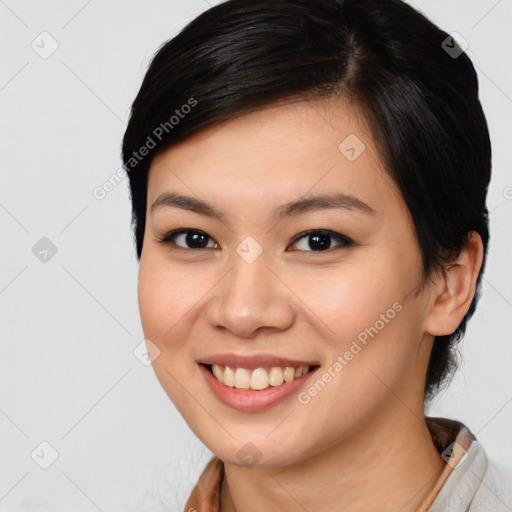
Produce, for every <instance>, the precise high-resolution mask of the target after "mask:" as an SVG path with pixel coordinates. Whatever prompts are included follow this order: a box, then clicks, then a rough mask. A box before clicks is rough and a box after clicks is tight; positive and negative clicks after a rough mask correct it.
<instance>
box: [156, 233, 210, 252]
mask: <svg viewBox="0 0 512 512" xmlns="http://www.w3.org/2000/svg"><path fill="white" fill-rule="evenodd" d="M209 240H211V242H212V243H213V245H209ZM158 241H159V242H161V243H163V244H168V243H172V244H174V245H176V246H178V247H180V248H182V249H206V248H214V249H216V248H217V247H218V244H217V242H214V241H213V239H212V238H211V237H210V236H208V235H207V234H206V233H204V232H203V231H198V230H194V229H179V230H175V231H171V232H170V233H167V234H166V235H164V236H163V237H162V238H160V239H159V240H158Z"/></svg>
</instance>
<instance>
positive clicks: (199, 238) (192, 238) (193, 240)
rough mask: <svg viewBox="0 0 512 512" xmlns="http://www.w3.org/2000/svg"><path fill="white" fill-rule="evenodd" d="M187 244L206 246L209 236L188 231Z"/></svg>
mask: <svg viewBox="0 0 512 512" xmlns="http://www.w3.org/2000/svg"><path fill="white" fill-rule="evenodd" d="M186 239H187V244H188V245H191V246H193V247H201V248H202V247H205V246H206V245H207V244H208V241H207V237H206V236H205V235H204V234H203V233H198V232H197V231H192V232H189V233H187V237H186Z"/></svg>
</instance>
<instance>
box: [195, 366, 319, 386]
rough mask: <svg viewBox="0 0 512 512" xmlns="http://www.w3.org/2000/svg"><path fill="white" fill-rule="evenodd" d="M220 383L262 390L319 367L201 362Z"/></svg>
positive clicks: (287, 381) (301, 377)
mask: <svg viewBox="0 0 512 512" xmlns="http://www.w3.org/2000/svg"><path fill="white" fill-rule="evenodd" d="M203 366H204V367H205V368H206V369H207V370H208V372H209V373H210V374H211V375H212V376H213V377H215V379H217V381H218V382H219V383H220V384H223V385H224V386H226V387H228V388H233V389H240V390H242V389H245V390H253V391H263V390H265V389H268V388H270V387H272V388H278V387H280V386H283V385H286V384H287V383H290V382H293V381H296V380H300V379H303V378H304V377H305V376H307V375H308V374H309V373H312V372H314V371H316V370H317V369H318V368H319V365H317V364H311V365H302V364H301V365H295V366H259V367H257V368H246V367H243V366H234V365H233V366H228V365H227V364H203Z"/></svg>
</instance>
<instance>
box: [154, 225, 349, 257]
mask: <svg viewBox="0 0 512 512" xmlns="http://www.w3.org/2000/svg"><path fill="white" fill-rule="evenodd" d="M186 233H199V234H201V235H205V236H206V237H207V238H208V239H210V240H213V238H211V237H210V236H209V235H208V234H206V233H205V232H204V231H201V230H198V229H189V228H181V229H175V230H174V231H170V232H169V233H167V234H165V235H164V236H162V237H158V239H157V241H158V242H159V243H162V244H172V245H174V246H175V247H176V248H178V249H184V250H190V251H199V250H204V249H214V248H215V247H195V248H193V247H182V246H180V245H176V243H175V242H174V241H173V239H174V238H175V237H176V236H178V235H181V234H186ZM314 234H316V235H320V236H326V237H330V238H333V239H335V240H337V241H338V242H339V243H340V245H337V246H334V247H329V249H326V250H324V251H322V250H310V251H304V250H301V252H311V253H316V254H319V253H323V252H329V251H332V250H334V249H343V248H347V247H350V246H352V245H354V241H353V240H351V239H350V238H348V237H347V236H345V235H342V234H341V233H336V232H335V231H331V230H329V229H310V230H308V231H304V232H302V233H299V234H298V235H296V236H295V237H294V238H293V240H292V244H295V243H297V242H298V241H299V240H301V239H302V238H306V237H308V236H311V235H314Z"/></svg>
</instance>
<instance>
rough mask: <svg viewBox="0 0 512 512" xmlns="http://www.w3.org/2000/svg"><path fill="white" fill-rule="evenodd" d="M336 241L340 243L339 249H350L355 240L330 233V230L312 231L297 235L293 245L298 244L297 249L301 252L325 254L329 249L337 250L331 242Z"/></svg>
mask: <svg viewBox="0 0 512 512" xmlns="http://www.w3.org/2000/svg"><path fill="white" fill-rule="evenodd" d="M333 239H334V240H335V241H336V242H337V243H338V246H337V247H350V246H351V245H353V244H354V242H353V240H351V239H350V238H348V237H347V236H345V235H342V234H340V233H336V232H334V231H330V230H328V229H312V230H310V231H306V232H304V233H300V234H299V235H297V236H296V237H295V239H294V241H293V244H297V247H298V248H299V250H301V251H306V252H310V251H308V248H309V249H311V252H325V251H327V250H329V249H332V248H334V249H335V248H336V246H335V247H332V243H331V240H333Z"/></svg>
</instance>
